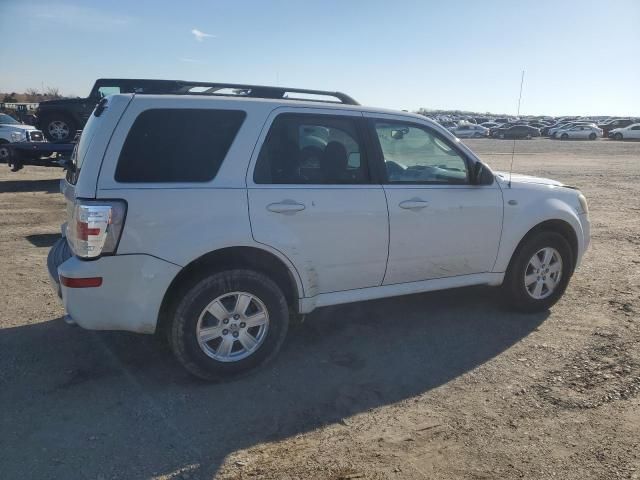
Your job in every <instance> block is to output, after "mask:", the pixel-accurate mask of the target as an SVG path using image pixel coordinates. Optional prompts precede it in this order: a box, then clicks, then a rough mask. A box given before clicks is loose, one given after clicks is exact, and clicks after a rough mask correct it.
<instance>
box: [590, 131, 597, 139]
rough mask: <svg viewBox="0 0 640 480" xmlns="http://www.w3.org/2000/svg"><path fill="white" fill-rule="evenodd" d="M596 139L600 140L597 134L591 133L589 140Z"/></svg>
mask: <svg viewBox="0 0 640 480" xmlns="http://www.w3.org/2000/svg"><path fill="white" fill-rule="evenodd" d="M596 138H598V136H597V135H596V134H595V133H593V132H591V133H590V134H589V140H595V139H596Z"/></svg>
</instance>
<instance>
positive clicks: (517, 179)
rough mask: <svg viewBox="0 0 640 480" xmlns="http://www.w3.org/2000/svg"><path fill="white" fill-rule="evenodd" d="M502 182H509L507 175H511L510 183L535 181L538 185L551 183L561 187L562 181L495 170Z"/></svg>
mask: <svg viewBox="0 0 640 480" xmlns="http://www.w3.org/2000/svg"><path fill="white" fill-rule="evenodd" d="M495 174H496V175H498V176H499V177H500V178H501V179H502V180H503V181H504V182H506V183H508V182H509V177H510V176H511V183H535V184H538V185H553V186H555V187H563V186H565V185H564V183H562V182H558V181H557V180H551V179H550V178H542V177H532V176H531V175H521V174H519V173H512V174H509V172H495Z"/></svg>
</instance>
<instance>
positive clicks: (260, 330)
mask: <svg viewBox="0 0 640 480" xmlns="http://www.w3.org/2000/svg"><path fill="white" fill-rule="evenodd" d="M268 330H269V313H268V311H267V307H266V306H265V304H264V303H263V302H262V300H260V299H259V298H258V297H256V296H255V295H253V294H251V293H247V292H231V293H225V294H224V295H220V296H219V297H217V298H216V299H215V300H213V301H212V302H211V303H209V305H207V306H206V307H205V308H204V310H203V311H202V313H201V314H200V317H199V318H198V324H197V326H196V335H197V337H198V345H199V346H200V348H201V349H202V351H203V352H204V353H205V354H206V355H207V356H209V357H211V358H213V359H214V360H218V361H220V362H237V361H239V360H242V359H244V358H247V357H248V356H249V355H251V354H253V353H254V352H255V351H256V350H258V348H260V346H261V345H262V343H263V342H264V340H265V338H266V336H267V332H268Z"/></svg>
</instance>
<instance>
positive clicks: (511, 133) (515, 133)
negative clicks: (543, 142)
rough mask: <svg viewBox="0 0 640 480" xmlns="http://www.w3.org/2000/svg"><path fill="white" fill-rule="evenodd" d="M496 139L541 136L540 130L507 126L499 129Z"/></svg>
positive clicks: (523, 126)
mask: <svg viewBox="0 0 640 480" xmlns="http://www.w3.org/2000/svg"><path fill="white" fill-rule="evenodd" d="M493 136H494V137H496V138H513V139H517V138H527V139H529V138H533V137H539V136H540V130H538V129H537V128H534V127H530V126H529V125H514V126H506V127H502V128H499V129H497V130H496V131H495V132H494V134H493Z"/></svg>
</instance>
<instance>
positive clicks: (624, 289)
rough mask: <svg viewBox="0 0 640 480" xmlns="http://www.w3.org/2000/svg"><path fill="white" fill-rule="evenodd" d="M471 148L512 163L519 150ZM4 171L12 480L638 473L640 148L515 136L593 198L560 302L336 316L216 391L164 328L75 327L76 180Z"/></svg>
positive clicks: (450, 302) (320, 316) (0, 215)
mask: <svg viewBox="0 0 640 480" xmlns="http://www.w3.org/2000/svg"><path fill="white" fill-rule="evenodd" d="M468 144H469V145H470V146H471V147H472V148H473V149H474V150H475V151H476V152H478V153H480V154H481V156H482V157H483V158H484V159H485V160H487V161H488V162H489V163H490V164H491V165H492V166H494V167H497V168H499V169H505V168H508V164H509V161H510V158H511V156H510V153H511V148H512V145H513V143H512V142H510V141H495V140H472V141H468ZM0 167H2V168H0V262H1V263H0V265H1V270H0V272H1V275H0V290H1V291H2V292H3V294H2V297H1V299H0V478H3V479H9V480H12V479H85V478H86V479H139V478H140V479H148V478H154V479H168V478H184V479H186V478H190V479H210V478H220V479H245V478H246V479H248V478H268V479H294V478H296V479H297V478H300V479H316V478H317V479H333V480H337V479H355V478H366V479H383V478H391V479H413V478H429V479H496V478H501V479H502V478H504V479H511V478H529V479H538V478H539V479H549V478H558V479H576V480H584V479H617V478H621V479H632V478H640V396H639V395H638V393H639V391H640V349H639V348H638V347H639V345H640V314H639V312H640V142H635V143H627V142H624V143H623V142H612V141H606V140H601V141H595V142H588V141H584V142H578V141H576V142H560V141H550V140H542V139H538V140H532V141H519V142H517V155H516V159H515V167H514V170H515V171H517V172H520V173H529V174H536V175H541V176H548V177H552V178H556V179H559V180H561V181H564V182H566V183H568V184H572V185H576V186H578V187H580V188H581V189H582V190H583V192H584V193H585V195H586V196H587V198H588V199H589V202H590V207H591V218H592V223H593V225H592V228H593V231H592V233H593V243H592V246H591V249H590V251H589V252H588V253H587V255H586V257H585V258H584V263H583V265H582V267H581V268H580V270H579V271H578V272H577V273H576V275H575V276H574V278H573V280H572V281H571V283H570V285H569V288H568V291H567V293H566V295H565V297H564V298H563V300H561V301H560V303H559V304H558V305H556V306H555V307H554V308H553V309H552V310H551V311H550V312H547V313H545V314H539V315H521V314H513V313H510V312H508V311H505V310H504V309H503V307H501V306H500V303H499V301H498V300H499V292H498V291H495V290H492V289H488V288H470V289H459V290H455V291H449V292H443V293H432V294H422V295H413V296H407V297H400V298H395V299H387V300H379V301H371V302H363V303H358V304H353V305H346V306H340V307H331V308H325V309H321V310H318V311H317V312H315V313H314V314H313V315H311V316H309V318H308V319H307V321H306V322H305V323H304V324H302V325H300V326H297V327H296V328H294V329H293V331H291V334H290V336H289V338H288V341H287V342H286V344H285V347H284V349H283V351H282V353H281V354H280V356H279V357H278V359H277V360H276V361H275V362H274V363H273V364H272V365H271V366H270V367H268V368H267V369H265V370H262V371H260V372H258V373H256V374H254V375H252V376H250V377H247V378H244V379H241V380H238V381H235V382H231V383H227V384H217V385H216V384H205V383H202V382H198V381H196V380H194V379H193V378H191V377H189V376H188V375H187V374H186V373H185V372H184V371H183V370H182V369H181V368H180V367H179V366H178V365H177V364H176V362H175V361H174V360H173V358H172V356H171V355H170V353H169V352H167V351H166V350H165V349H164V348H163V347H162V346H160V345H159V344H158V343H156V342H155V340H154V339H153V338H152V337H148V336H136V335H132V334H127V333H121V332H101V333H96V332H88V331H83V330H81V329H79V328H74V327H69V326H67V325H66V324H65V323H64V322H63V320H62V318H61V317H62V315H63V309H62V307H61V306H60V303H59V301H58V300H57V298H56V297H55V295H54V294H53V293H52V291H51V289H50V287H49V285H48V280H47V276H46V267H45V258H46V253H47V250H48V248H47V247H48V246H50V245H51V244H52V243H53V242H54V240H55V238H56V236H57V232H58V231H59V224H60V223H61V220H62V217H63V210H62V208H63V202H62V197H61V195H60V194H58V193H57V190H58V179H59V178H60V177H61V172H60V171H59V170H56V169H46V168H36V167H27V168H25V169H24V170H22V171H21V172H18V173H10V172H9V169H8V168H6V166H0Z"/></svg>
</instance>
